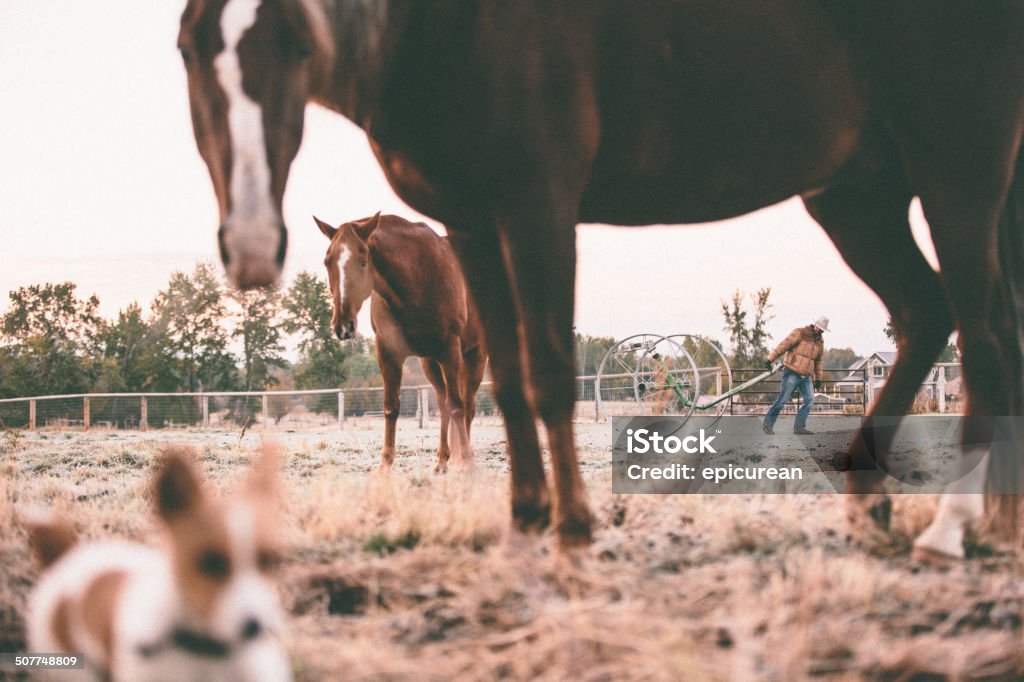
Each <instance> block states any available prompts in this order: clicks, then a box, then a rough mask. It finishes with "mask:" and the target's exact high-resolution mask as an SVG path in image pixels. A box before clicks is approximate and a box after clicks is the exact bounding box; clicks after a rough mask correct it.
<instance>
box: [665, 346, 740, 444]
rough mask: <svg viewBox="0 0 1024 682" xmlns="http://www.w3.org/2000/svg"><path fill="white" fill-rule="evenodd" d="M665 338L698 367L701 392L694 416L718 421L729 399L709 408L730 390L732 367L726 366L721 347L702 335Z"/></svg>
mask: <svg viewBox="0 0 1024 682" xmlns="http://www.w3.org/2000/svg"><path fill="white" fill-rule="evenodd" d="M668 339H670V340H672V341H675V342H676V343H678V344H679V345H681V346H682V347H683V348H684V349H686V351H687V352H688V353H689V354H690V355H691V356H693V359H694V362H695V363H696V364H697V374H698V376H699V383H698V388H699V391H700V393H699V396H698V399H697V407H698V409H697V414H698V415H700V416H702V417H710V418H711V419H713V420H714V421H718V419H720V418H721V417H722V415H724V414H725V413H726V411H727V410H728V409H729V404H730V403H731V402H732V401H731V399H727V400H722V401H721V402H719V403H717V404H715V405H713V406H711V404H712V403H714V402H715V401H716V400H719V399H720V398H721V396H723V395H724V394H726V393H728V392H729V391H731V390H732V387H733V379H732V367H730V366H729V358H727V357H726V356H725V353H723V352H722V349H721V348H719V347H718V346H717V345H716V344H714V343H713V342H712V341H710V340H709V339H706V338H704V337H703V336H698V335H696V334H673V335H671V336H669V337H668ZM712 423H714V422H712ZM705 428H707V427H705Z"/></svg>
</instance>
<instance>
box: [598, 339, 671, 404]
mask: <svg viewBox="0 0 1024 682" xmlns="http://www.w3.org/2000/svg"><path fill="white" fill-rule="evenodd" d="M663 338H664V337H663V336H661V335H660V334H634V335H633V336H630V337H627V338H625V339H623V340H622V341H619V342H618V343H617V344H615V345H614V346H612V347H611V348H609V349H608V352H607V353H605V356H604V358H603V359H602V360H601V365H600V366H599V367H598V369H597V378H596V379H595V380H594V400H595V401H597V411H598V413H599V414H600V415H601V417H602V418H603V419H610V418H611V417H619V416H636V415H642V414H644V412H643V405H642V404H640V403H638V402H637V400H636V386H635V384H636V381H637V378H636V372H637V367H638V366H639V364H640V359H641V358H642V357H643V356H644V354H645V353H647V351H648V350H650V349H651V348H653V347H654V346H655V344H657V343H658V342H659V341H661V340H662V339H663Z"/></svg>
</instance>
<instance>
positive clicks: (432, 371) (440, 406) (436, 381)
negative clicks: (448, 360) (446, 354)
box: [420, 358, 451, 474]
mask: <svg viewBox="0 0 1024 682" xmlns="http://www.w3.org/2000/svg"><path fill="white" fill-rule="evenodd" d="M420 366H421V367H422V368H423V373H424V374H425V375H426V377H427V380H428V381H429V382H430V385H431V386H433V387H434V395H435V396H436V397H437V410H438V412H440V413H441V436H440V441H439V442H438V445H437V466H436V467H435V468H434V472H435V473H439V474H440V473H443V472H445V471H447V470H448V459H449V457H450V456H451V451H450V450H449V449H448V419H449V412H448V401H447V400H445V395H444V374H442V372H441V366H440V365H439V364H437V362H436V361H435V360H431V359H430V358H420ZM423 409H424V410H425V409H427V406H426V405H424V406H423Z"/></svg>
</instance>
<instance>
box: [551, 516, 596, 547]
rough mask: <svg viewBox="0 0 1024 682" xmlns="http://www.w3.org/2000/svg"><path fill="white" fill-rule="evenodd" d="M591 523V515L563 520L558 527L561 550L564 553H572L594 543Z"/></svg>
mask: <svg viewBox="0 0 1024 682" xmlns="http://www.w3.org/2000/svg"><path fill="white" fill-rule="evenodd" d="M590 523H591V520H590V515H589V514H584V515H581V516H575V517H573V516H570V517H566V518H564V519H562V520H561V521H560V522H559V523H558V525H557V531H558V547H559V549H561V550H562V552H572V551H575V550H577V549H581V548H586V547H589V546H590V543H591V542H592V541H593V537H592V536H591V533H590Z"/></svg>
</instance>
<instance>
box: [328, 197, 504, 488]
mask: <svg viewBox="0 0 1024 682" xmlns="http://www.w3.org/2000/svg"><path fill="white" fill-rule="evenodd" d="M313 220H315V221H316V224H317V226H319V228H320V231H321V232H323V233H324V236H326V237H327V238H328V239H330V240H331V244H330V246H328V247H327V255H326V256H325V257H324V265H325V266H326V267H327V279H328V281H329V282H330V285H331V297H332V299H333V301H334V317H333V319H332V323H333V326H334V334H335V335H336V336H337V337H338V338H339V339H341V340H342V341H344V340H346V339H351V338H352V337H353V336H354V335H355V333H356V316H357V315H358V314H359V311H360V309H361V308H362V307H363V303H364V302H365V301H366V299H368V298H369V299H370V323H371V324H372V325H373V332H374V334H375V335H376V336H377V362H378V363H379V364H380V371H381V374H382V375H383V377H384V449H383V450H382V451H381V455H380V465H381V468H382V469H387V468H390V467H391V464H392V463H393V462H394V461H395V426H396V424H397V422H398V410H399V407H400V402H399V401H400V397H401V392H402V364H403V363H404V362H405V359H406V358H407V357H409V356H410V355H415V356H417V357H419V358H420V364H421V365H422V367H423V372H424V374H426V375H427V379H428V380H429V381H430V383H431V384H432V385H433V386H434V390H435V391H436V392H437V407H438V409H439V410H440V412H441V443H440V445H439V446H438V449H437V471H439V472H441V471H445V470H446V469H447V468H448V458H449V447H448V444H449V443H452V449H454V451H455V464H456V466H461V467H463V468H469V467H472V465H473V449H472V446H471V445H470V441H469V431H470V427H471V425H472V423H473V415H474V413H475V412H476V392H477V389H478V388H480V380H481V379H482V378H483V375H484V366H485V365H486V364H487V353H486V352H485V351H484V347H483V336H484V334H483V328H482V327H481V325H480V316H479V314H478V313H477V311H476V306H475V305H473V299H472V297H471V296H470V295H469V292H468V291H467V290H466V283H465V279H464V278H463V276H462V271H461V270H460V268H459V262H458V260H457V259H456V258H455V252H454V251H452V247H451V245H449V244H448V240H447V239H444V238H443V237H439V236H438V235H437V234H436V233H435V232H434V231H433V230H431V229H430V228H429V227H427V226H426V225H424V224H423V223H410V222H409V221H408V220H405V219H403V218H399V217H398V216H394V215H385V216H382V215H381V214H380V213H378V214H377V215H375V216H372V217H370V218H364V219H362V220H355V221H352V222H349V223H343V224H341V225H339V226H338V227H332V226H331V225H329V224H328V223H325V222H324V221H322V220H320V219H319V218H316V217H314V218H313Z"/></svg>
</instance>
